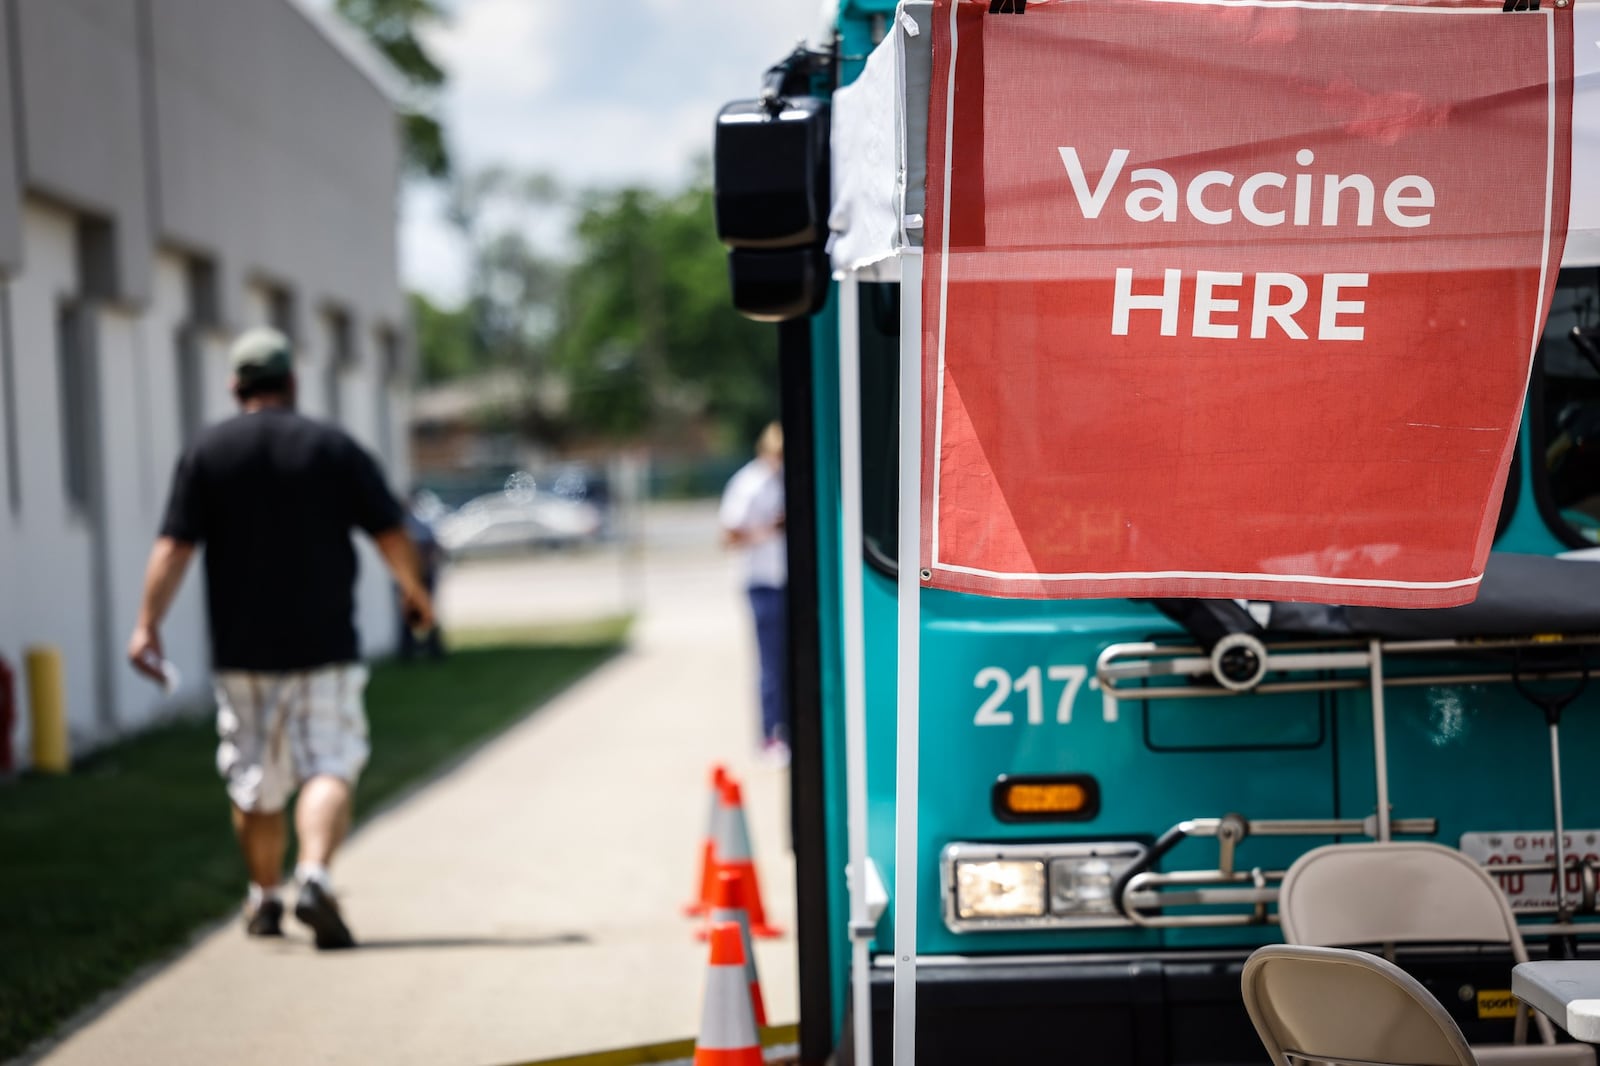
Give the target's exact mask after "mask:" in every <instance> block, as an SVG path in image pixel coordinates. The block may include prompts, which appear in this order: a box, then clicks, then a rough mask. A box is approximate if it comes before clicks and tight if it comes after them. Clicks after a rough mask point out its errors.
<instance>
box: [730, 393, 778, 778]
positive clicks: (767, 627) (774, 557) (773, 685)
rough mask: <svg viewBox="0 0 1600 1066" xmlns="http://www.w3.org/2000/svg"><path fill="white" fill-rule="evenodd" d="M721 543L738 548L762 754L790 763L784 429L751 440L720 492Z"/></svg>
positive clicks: (767, 431) (773, 428)
mask: <svg viewBox="0 0 1600 1066" xmlns="http://www.w3.org/2000/svg"><path fill="white" fill-rule="evenodd" d="M719 519H720V521H721V523H722V541H723V543H724V544H725V545H727V546H729V547H732V548H737V549H738V550H739V553H740V556H741V559H740V562H741V567H742V571H743V577H744V583H745V589H746V591H747V592H748V593H749V596H750V610H751V613H753V614H754V615H755V621H756V647H757V649H758V650H759V652H760V662H761V737H762V743H761V747H762V752H763V754H765V755H766V757H767V758H768V759H769V760H770V761H772V762H774V763H777V764H779V765H783V764H787V763H788V761H789V706H788V702H789V701H788V684H787V680H788V679H787V673H788V669H787V668H788V644H789V640H788V605H787V602H786V600H787V595H786V589H787V587H788V584H789V559H788V554H787V553H788V548H787V544H786V542H785V539H784V533H783V520H784V500H783V428H782V427H781V426H779V425H778V423H776V422H774V423H772V424H771V425H769V426H768V427H767V428H766V429H765V430H763V431H762V433H761V438H760V439H759V440H758V441H757V442H756V457H755V458H754V459H752V460H751V461H750V462H748V463H746V464H745V465H744V466H743V467H741V468H740V469H739V472H738V473H736V474H734V475H733V477H732V478H731V479H730V480H729V481H728V486H727V488H726V489H724V490H723V492H722V508H721V510H720V512H719Z"/></svg>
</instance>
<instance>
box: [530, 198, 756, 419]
mask: <svg viewBox="0 0 1600 1066" xmlns="http://www.w3.org/2000/svg"><path fill="white" fill-rule="evenodd" d="M701 169H702V171H703V169H704V168H701ZM574 236H575V240H576V244H577V256H576V259H575V261H574V262H573V263H572V265H571V266H570V268H569V270H568V272H567V278H566V287H565V298H564V300H563V301H562V306H561V317H560V319H559V325H558V327H557V330H556V333H555V336H554V338H553V339H552V344H551V355H552V359H553V361H554V362H555V363H556V365H558V366H559V367H560V369H561V371H562V372H563V375H564V377H565V379H566V382H567V385H568V388H569V391H570V406H569V417H570V419H571V421H572V422H573V423H574V424H576V425H577V426H580V427H582V428H584V429H586V430H589V431H592V432H601V433H604V434H606V435H609V436H615V437H637V436H640V435H647V434H649V433H650V432H651V431H652V430H653V429H663V428H672V427H673V426H674V425H681V424H684V423H688V422H692V421H697V420H702V419H709V420H710V421H711V422H713V423H714V424H715V425H716V426H717V427H718V428H719V429H720V430H721V431H722V433H723V435H724V437H725V438H726V443H727V444H728V445H729V446H730V447H735V448H742V447H744V446H745V445H746V444H747V443H748V442H749V441H752V440H754V439H755V436H756V434H757V433H758V432H759V430H760V427H761V426H762V425H764V424H765V423H766V422H768V421H770V420H771V419H773V418H775V417H776V416H777V413H778V395H777V390H778V375H777V345H776V339H775V336H774V332H773V330H772V329H770V328H767V327H763V326H761V325H759V324H757V323H754V322H751V321H749V320H747V319H744V318H742V317H740V316H739V315H738V314H736V313H735V312H734V310H733V305H732V302H731V300H730V298H729V293H728V280H727V277H728V275H727V256H726V252H725V251H724V250H723V248H722V246H721V245H720V244H719V243H718V242H717V239H716V233H715V229H714V227H713V225H712V208H711V187H710V182H709V180H708V179H707V177H706V175H705V174H704V173H701V174H699V175H697V177H696V178H695V180H694V181H693V182H691V184H690V185H689V186H688V187H687V188H685V189H683V190H681V191H679V192H677V193H673V194H666V195H663V194H661V193H657V192H652V191H649V190H645V189H637V188H630V189H621V190H614V191H608V192H600V193H590V194H587V195H586V196H584V197H583V198H582V199H581V200H580V204H579V213H578V219H577V223H576V226H575V232H574Z"/></svg>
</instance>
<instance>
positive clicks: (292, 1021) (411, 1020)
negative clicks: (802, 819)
mask: <svg viewBox="0 0 1600 1066" xmlns="http://www.w3.org/2000/svg"><path fill="white" fill-rule="evenodd" d="M496 565H497V566H499V567H500V568H501V570H502V571H503V572H502V573H501V574H500V575H499V577H498V583H499V584H500V586H501V587H502V588H504V589H505V590H506V594H507V596H508V597H512V596H514V597H516V598H524V602H526V603H528V604H530V605H532V606H531V607H530V608H529V612H530V614H529V619H530V620H533V619H534V618H537V605H538V603H539V599H540V591H539V590H540V583H541V574H544V575H545V576H547V577H548V576H549V574H548V568H550V567H560V566H561V565H562V563H561V561H559V560H554V561H551V560H540V561H532V562H526V563H523V564H509V563H508V564H496ZM640 588H641V590H642V592H643V595H644V614H643V616H642V617H641V619H640V621H639V624H638V626H637V627H636V630H635V636H634V639H633V642H632V646H631V647H630V648H629V650H628V651H626V652H625V653H624V654H622V655H621V656H619V657H618V658H617V659H616V660H614V661H612V662H611V663H610V664H608V665H607V666H605V667H602V668H601V670H599V671H598V672H597V673H595V674H594V675H591V676H590V677H589V678H587V679H585V680H584V681H583V682H581V683H579V684H578V685H577V686H575V687H574V688H573V689H571V690H569V691H568V692H566V693H565V694H563V695H562V696H560V697H558V698H557V699H556V700H555V701H553V702H552V703H551V704H549V705H548V706H546V707H545V708H544V709H543V710H541V711H540V712H539V713H538V714H536V715H534V716H533V717H531V718H530V719H528V720H526V721H524V722H522V723H521V724H519V725H518V726H516V727H514V728H513V729H512V730H511V731H510V732H508V733H507V734H505V735H504V736H503V737H502V738H501V739H499V740H497V741H496V742H494V743H493V744H491V745H489V746H488V747H487V748H485V749H484V750H483V751H482V752H480V753H479V754H477V755H476V756H474V757H473V758H471V759H470V760H469V761H467V762H466V763H465V764H464V765H462V766H460V767H459V768H457V769H456V770H454V771H453V772H451V773H449V774H448V775H447V776H445V777H444V778H442V779H441V780H439V781H437V782H435V783H434V784H432V785H430V786H429V787H427V788H426V789H424V790H423V791H421V792H420V793H418V794H417V795H416V796H414V797H412V798H411V799H410V800H409V801H407V802H405V803H403V804H401V805H400V806H398V807H396V808H394V809H392V810H390V811H388V812H387V813H385V814H383V815H382V816H381V817H379V818H377V819H376V820H374V821H373V822H372V823H370V824H368V825H367V826H366V827H365V828H364V829H362V831H361V832H360V833H359V834H358V835H357V836H356V837H355V839H354V840H352V841H351V843H350V844H349V846H348V848H347V850H346V851H345V852H344V853H343V854H342V855H341V857H340V861H339V863H338V865H337V867H336V870H335V879H336V882H337V885H338V887H339V889H340V892H341V895H342V898H343V900H344V902H345V908H346V911H347V913H348V915H349V917H350V922H351V925H352V927H353V928H354V930H355V932H356V935H357V937H358V938H359V939H360V940H361V942H362V945H363V946H362V948H361V949H360V950H358V951H354V952H348V953H342V954H329V955H319V954H318V953H316V952H315V951H314V950H313V949H312V948H311V946H310V944H309V941H308V940H307V938H306V937H305V935H304V933H303V931H302V930H300V929H299V928H298V927H295V928H293V929H291V938H290V939H289V940H288V941H286V942H282V943H273V942H261V941H251V940H247V938H246V937H245V936H244V933H243V931H242V929H241V928H240V927H239V926H238V925H237V924H236V923H234V924H230V925H229V926H228V927H226V928H224V929H222V930H220V931H218V932H216V933H215V934H213V935H211V936H210V937H208V938H207V939H205V940H204V941H203V942H202V943H200V944H199V945H198V946H196V947H195V948H194V949H193V950H192V951H190V952H189V953H187V954H186V955H184V956H183V957H182V958H180V959H179V960H177V961H176V962H175V963H173V964H172V965H171V966H169V967H167V968H166V969H165V970H163V971H161V972H160V973H158V974H157V975H155V976H154V977H153V978H151V979H149V980H148V981H146V982H145V983H144V984H142V985H141V986H140V987H138V988H137V989H136V990H134V991H133V992H132V993H131V994H130V995H128V996H127V997H125V998H124V999H122V1000H121V1001H120V1002H118V1003H117V1004H116V1005H115V1006H113V1007H112V1008H111V1009H110V1010H109V1011H107V1012H106V1013H105V1014H103V1015H102V1016H100V1017H99V1018H98V1019H97V1020H95V1021H94V1022H93V1023H92V1024H90V1025H88V1026H86V1027H85V1028H84V1029H82V1030H80V1031H79V1032H77V1033H76V1034H74V1035H73V1036H72V1037H71V1038H70V1039H68V1040H67V1041H66V1042H65V1043H64V1044H63V1045H61V1046H60V1047H59V1048H57V1049H56V1050H55V1051H54V1052H53V1053H51V1054H50V1055H49V1056H47V1057H46V1058H45V1059H44V1060H43V1061H45V1062H47V1063H50V1064H52V1066H57V1064H59V1066H69V1064H78V1063H85V1064H87V1063H95V1064H100V1063H107V1062H119V1063H163V1064H171V1066H182V1064H188V1063H195V1064H201V1063H205V1064H212V1063H229V1064H232V1066H244V1064H250V1063H273V1064H279V1063H286V1062H289V1063H302V1062H304V1063H363V1064H364V1063H372V1062H385V1063H419V1064H421V1063H427V1064H438V1063H462V1064H481V1066H492V1064H497V1063H512V1062H522V1061H526V1060H530V1059H537V1058H541V1057H547V1056H556V1055H563V1054H573V1053H577V1052H582V1051H591V1050H597V1049H601V1048H609V1047H616V1046H626V1045H631V1044H640V1043H647V1042H654V1041H663V1040H670V1039H678V1038H683V1037H689V1036H693V1035H694V1031H695V1028H696V1027H697V1025H698V1022H699V1009H700V991H701V983H702V979H703V971H704V966H705V949H704V947H703V945H701V944H700V943H699V942H697V941H696V940H695V939H694V938H693V937H692V935H691V933H692V929H693V924H692V923H691V922H689V921H688V920H686V919H684V918H683V917H681V916H680V906H681V904H682V903H683V902H684V900H685V898H686V897H687V896H688V895H689V893H690V890H691V888H692V886H693V884H694V881H695V877H696V866H695V864H696V862H697V861H698V846H699V843H700V836H701V833H702V831H703V829H704V820H705V816H706V807H707V802H708V797H707V786H706V771H707V768H708V766H709V765H710V763H711V762H712V761H713V760H719V759H720V760H723V761H725V762H727V763H728V764H729V765H730V766H731V767H732V768H733V769H734V771H735V772H736V773H738V774H739V775H740V776H741V777H742V779H743V780H744V782H745V801H746V807H747V811H748V813H749V816H750V819H751V834H752V836H753V838H754V841H755V847H756V853H757V858H758V861H759V864H760V872H761V883H762V888H763V891H764V895H765V900H766V904H767V908H768V911H769V915H770V916H771V917H772V918H773V920H775V921H776V922H777V923H778V924H780V925H782V926H783V927H784V929H785V930H786V932H787V935H786V936H785V937H784V938H783V939H781V940H778V941H768V942H763V943H761V944H759V945H758V948H757V957H758V961H759V964H760V967H761V975H762V979H763V984H764V988H765V992H766V1001H767V1010H768V1015H769V1017H770V1019H771V1020H772V1021H773V1022H774V1023H782V1022H790V1021H794V1020H795V1013H796V1007H795V1003H796V1000H795V972H794V970H795V964H794V946H793V868H792V861H791V859H790V856H789V853H788V850H787V837H788V834H787V817H788V816H787V810H786V808H785V803H786V799H787V774H785V773H783V772H782V771H775V770H771V769H763V768H760V767H759V766H758V765H757V764H756V759H755V756H754V747H755V732H756V726H755V711H754V709H753V707H752V693H753V690H754V678H753V669H754V668H753V663H752V660H753V648H752V644H753V639H752V637H751V635H750V634H749V633H747V629H748V622H747V615H746V608H745V606H744V603H743V599H742V596H741V593H740V591H739V589H738V587H737V582H736V579H735V577H734V574H733V570H732V568H731V565H730V563H729V561H728V560H727V559H726V558H725V557H722V556H720V555H715V554H711V553H709V552H706V551H693V550H679V551H675V552H669V553H665V554H664V555H662V554H659V553H658V555H657V556H653V557H651V560H650V562H649V564H648V565H647V566H646V567H645V568H644V570H643V575H642V584H641V585H640ZM514 614H515V612H514V611H507V612H506V613H505V617H502V618H500V619H498V620H500V621H510V620H511V616H512V615H514ZM439 710H440V713H441V714H448V713H449V711H450V709H449V708H448V707H441V708H440V709H439ZM372 711H373V716H374V718H375V720H377V722H378V726H377V727H376V729H375V745H376V746H378V747H379V748H381V746H382V743H383V735H382V728H381V708H373V709H372ZM221 813H222V792H221V790H220V787H219V790H218V814H219V817H220V816H221ZM242 888H243V885H242V883H241V891H242ZM289 924H290V925H291V926H292V925H293V923H292V922H291V923H289Z"/></svg>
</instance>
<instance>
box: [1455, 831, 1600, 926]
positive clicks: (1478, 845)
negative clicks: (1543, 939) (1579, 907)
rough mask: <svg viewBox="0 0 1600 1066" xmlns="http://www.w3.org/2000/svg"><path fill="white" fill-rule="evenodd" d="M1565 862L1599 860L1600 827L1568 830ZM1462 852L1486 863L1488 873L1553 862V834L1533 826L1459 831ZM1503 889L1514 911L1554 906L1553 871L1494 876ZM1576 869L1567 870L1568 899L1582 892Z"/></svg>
mask: <svg viewBox="0 0 1600 1066" xmlns="http://www.w3.org/2000/svg"><path fill="white" fill-rule="evenodd" d="M1563 844H1564V848H1563V850H1564V851H1565V852H1566V857H1567V861H1568V862H1569V863H1570V862H1571V861H1572V860H1573V858H1574V857H1577V858H1579V859H1584V860H1587V861H1590V862H1595V861H1600V829H1569V830H1567V833H1566V837H1565V840H1564V841H1563ZM1461 853H1462V854H1463V855H1466V856H1467V857H1468V858H1470V859H1473V860H1474V861H1476V862H1478V863H1479V864H1480V865H1483V866H1486V867H1488V868H1489V869H1490V871H1491V872H1493V871H1495V870H1498V869H1503V868H1507V867H1511V868H1515V867H1518V866H1526V865H1528V864H1529V863H1540V862H1555V860H1556V852H1555V834H1554V833H1553V832H1552V831H1551V830H1549V829H1542V830H1541V829H1532V830H1528V831H1526V832H1523V831H1510V832H1505V833H1462V834H1461ZM1495 880H1496V881H1498V882H1500V887H1501V888H1503V889H1505V892H1506V899H1507V900H1509V901H1510V902H1511V909H1512V910H1514V911H1522V910H1537V909H1539V908H1553V907H1555V905H1556V877H1555V873H1554V871H1550V872H1546V873H1532V874H1515V873H1514V874H1508V875H1506V876H1503V877H1496V878H1495ZM1582 887H1583V886H1582V884H1581V882H1580V879H1579V876H1578V871H1577V870H1574V869H1568V870H1567V884H1566V890H1567V898H1568V899H1569V900H1570V899H1572V898H1573V897H1575V896H1576V895H1577V894H1578V893H1579V892H1580V891H1582Z"/></svg>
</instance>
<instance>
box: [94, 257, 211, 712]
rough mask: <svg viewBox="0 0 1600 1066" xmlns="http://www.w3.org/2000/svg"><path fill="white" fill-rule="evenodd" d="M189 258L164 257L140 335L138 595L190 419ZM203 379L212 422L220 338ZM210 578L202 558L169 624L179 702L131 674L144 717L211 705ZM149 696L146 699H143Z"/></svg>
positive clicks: (134, 589)
mask: <svg viewBox="0 0 1600 1066" xmlns="http://www.w3.org/2000/svg"><path fill="white" fill-rule="evenodd" d="M186 267H187V264H186V263H185V261H184V259H183V257H181V256H179V255H176V254H173V253H170V252H164V253H162V254H160V255H159V256H158V257H157V259H156V268H155V274H154V277H153V284H152V288H153V298H152V300H151V303H150V307H149V308H148V310H147V311H146V313H145V314H144V316H143V317H142V318H141V319H140V320H139V322H138V326H137V330H138V340H139V351H140V363H141V369H142V370H143V371H144V381H143V383H142V384H141V385H140V386H138V388H137V395H138V397H139V400H140V403H141V416H142V417H141V421H142V423H143V427H144V428H143V430H142V436H143V439H144V442H145V443H144V446H143V449H142V452H141V465H142V466H143V476H142V478H141V483H140V484H141V487H140V494H139V495H140V504H141V507H140V510H139V513H138V515H137V517H136V518H135V520H134V521H135V522H136V524H135V525H133V526H130V527H128V535H127V537H126V539H127V540H128V541H129V546H128V547H127V548H126V551H127V553H128V555H127V557H126V558H125V559H124V560H122V563H121V569H120V571H119V574H118V580H119V582H120V583H121V588H122V589H123V595H124V596H126V595H129V594H130V593H131V594H132V595H133V596H135V597H137V596H138V595H139V594H140V593H141V592H142V588H143V577H144V561H145V556H144V553H146V552H148V551H149V549H150V543H151V542H152V541H153V540H154V539H155V537H156V534H157V533H158V532H159V531H160V526H161V519H162V517H163V515H164V513H165V511H166V503H167V493H168V491H169V490H170V488H171V479H172V471H173V468H174V467H175V466H176V465H177V461H178V456H179V454H180V453H181V451H182V448H183V428H184V427H183V418H182V413H181V411H180V396H181V393H180V391H179V390H180V388H181V385H180V381H179V377H180V366H179V358H178V342H179V335H180V333H181V332H182V331H183V330H184V329H185V328H186V327H187V326H188V324H189V317H190V316H189V308H188V292H187V281H186V277H185V270H186ZM203 343H204V345H205V348H204V350H203V354H202V358H201V360H200V367H201V371H202V380H201V382H199V386H200V395H201V397H202V410H203V411H204V412H205V420H206V421H211V420H214V419H216V418H220V417H223V416H224V415H225V413H226V411H227V407H226V406H225V405H226V403H227V400H228V396H227V380H226V377H227V375H226V369H227V368H226V360H225V358H224V355H223V353H222V351H221V350H219V345H218V344H217V342H216V340H215V338H207V339H206V340H205V341H204V342H203ZM204 586H205V583H204V580H203V578H202V576H201V561H200V560H199V559H196V561H195V563H194V564H193V567H192V570H191V573H190V574H189V576H188V578H187V579H186V580H185V581H184V583H183V586H182V588H180V589H179V590H178V597H177V599H176V600H175V601H174V602H173V604H172V608H171V610H169V611H168V612H167V618H166V621H165V623H164V625H163V626H162V630H161V640H162V643H163V645H164V647H165V651H166V653H167V658H168V659H169V660H171V661H172V662H173V663H174V664H176V665H177V667H178V669H179V671H181V673H182V675H183V681H182V687H181V688H180V690H179V691H178V692H177V693H176V694H175V696H174V697H173V698H172V699H171V700H166V699H157V698H156V693H155V690H154V688H153V687H151V686H150V685H149V683H148V682H145V681H142V680H140V679H138V678H137V677H135V676H134V675H133V673H132V671H128V672H127V673H128V676H129V677H130V678H133V681H134V686H135V687H134V690H133V692H134V699H133V701H132V703H125V704H123V707H124V711H125V713H127V712H130V711H131V713H132V715H133V717H134V718H135V719H136V720H137V719H140V718H143V717H156V716H160V715H163V714H168V713H173V712H175V711H178V710H181V709H184V708H190V707H195V706H200V705H203V704H204V703H205V702H206V701H207V700H208V699H209V695H210V685H209V683H208V681H207V676H206V675H207V665H208V663H209V661H210V656H211V651H210V643H209V641H208V640H207V638H206V632H205V597H204V592H205V587H204ZM138 604H139V601H138V599H137V598H135V599H133V601H132V603H131V605H130V606H127V607H126V608H119V611H118V617H119V618H120V619H124V620H125V621H124V622H123V625H124V626H125V627H131V626H132V625H133V621H134V618H135V617H136V616H137V614H138ZM141 700H144V701H146V702H143V703H142V704H141Z"/></svg>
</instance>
